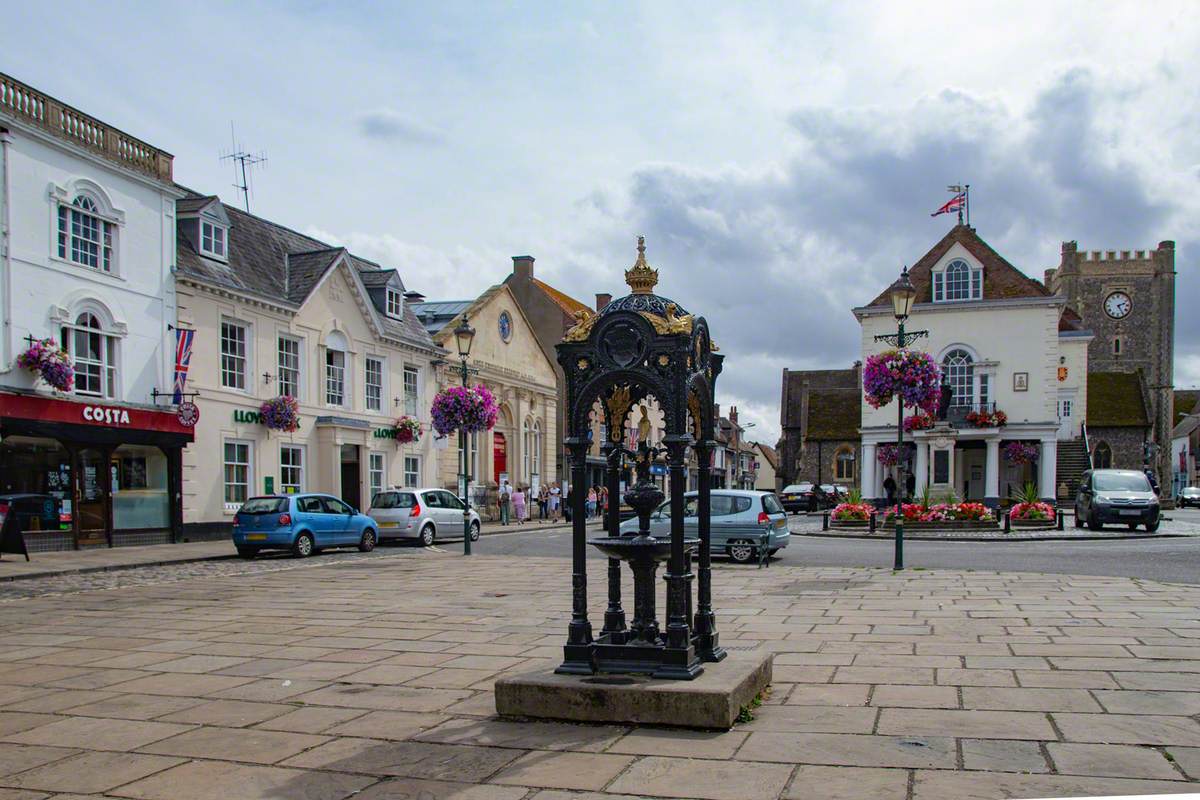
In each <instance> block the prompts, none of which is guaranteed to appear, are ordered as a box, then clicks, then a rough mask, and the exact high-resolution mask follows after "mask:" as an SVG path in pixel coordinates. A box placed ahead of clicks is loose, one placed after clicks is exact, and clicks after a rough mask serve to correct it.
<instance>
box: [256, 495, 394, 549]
mask: <svg viewBox="0 0 1200 800" xmlns="http://www.w3.org/2000/svg"><path fill="white" fill-rule="evenodd" d="M378 530H379V528H378V526H377V525H376V524H375V520H373V519H371V518H370V517H369V516H367V515H366V514H360V513H359V512H358V510H357V509H354V508H351V507H350V506H348V505H347V504H346V503H344V502H342V501H341V500H339V499H337V498H336V497H330V496H329V495H327V494H288V495H267V496H264V497H252V498H250V499H249V500H247V501H246V502H245V503H244V504H243V505H242V507H241V508H239V509H238V512H237V514H235V515H234V517H233V544H234V546H235V547H237V551H238V555H240V556H241V557H243V558H254V556H256V555H257V554H258V553H259V552H261V551H263V550H291V551H292V554H293V555H295V556H296V557H298V558H304V557H306V556H310V555H312V554H313V553H316V552H318V551H320V550H323V549H325V548H327V547H358V549H359V550H361V551H363V552H364V553H365V552H368V551H370V550H374V549H375V543H376V542H377V541H378V538H377V537H378Z"/></svg>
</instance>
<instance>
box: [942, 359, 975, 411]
mask: <svg viewBox="0 0 1200 800" xmlns="http://www.w3.org/2000/svg"><path fill="white" fill-rule="evenodd" d="M942 371H943V372H944V373H945V375H946V378H947V380H949V381H950V390H951V391H952V392H953V394H952V395H951V396H950V405H952V406H969V405H971V403H972V401H973V400H974V395H975V363H974V360H973V359H972V358H971V354H970V353H968V352H967V351H966V350H962V349H955V350H951V351H950V352H949V353H947V354H946V357H945V358H943V359H942Z"/></svg>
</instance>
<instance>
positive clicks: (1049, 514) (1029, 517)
mask: <svg viewBox="0 0 1200 800" xmlns="http://www.w3.org/2000/svg"><path fill="white" fill-rule="evenodd" d="M1009 516H1010V517H1011V518H1012V519H1015V520H1023V521H1034V520H1037V521H1041V522H1053V521H1054V506H1052V505H1050V504H1049V503H1041V502H1038V503H1017V504H1016V505H1015V506H1013V507H1012V510H1011V511H1009Z"/></svg>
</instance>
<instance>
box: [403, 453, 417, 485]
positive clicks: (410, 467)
mask: <svg viewBox="0 0 1200 800" xmlns="http://www.w3.org/2000/svg"><path fill="white" fill-rule="evenodd" d="M404 485H405V487H407V488H410V489H415V488H417V487H419V486H420V485H421V459H420V457H419V456H405V457H404Z"/></svg>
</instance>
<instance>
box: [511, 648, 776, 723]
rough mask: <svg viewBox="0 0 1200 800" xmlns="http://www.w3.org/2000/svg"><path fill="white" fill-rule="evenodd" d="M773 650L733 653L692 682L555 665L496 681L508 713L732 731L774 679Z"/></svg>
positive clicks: (708, 666) (582, 720)
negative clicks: (567, 671)
mask: <svg viewBox="0 0 1200 800" xmlns="http://www.w3.org/2000/svg"><path fill="white" fill-rule="evenodd" d="M771 660H772V654H771V653H743V652H737V651H731V652H730V653H729V657H728V658H726V659H725V660H724V661H721V662H719V663H716V664H711V663H710V664H705V665H704V673H703V674H702V675H700V676H699V677H698V678H696V679H694V680H690V681H671V680H655V679H653V678H648V677H646V676H644V675H610V674H598V675H556V674H555V673H554V670H553V669H547V670H542V671H540V672H531V673H528V674H525V675H516V676H512V677H506V678H501V679H500V680H498V681H496V711H497V712H499V714H500V715H501V716H505V717H537V718H542V719H561V720H571V721H574V722H628V723H640V724H644V725H671V726H674V727H680V728H708V729H719V730H728V729H729V728H731V727H733V723H734V722H735V721H736V720H737V718H738V713H739V712H740V711H741V709H742V707H743V706H746V705H749V704H750V701H751V700H753V699H754V698H755V696H757V695H758V693H759V692H761V691H762V690H763V689H764V688H766V686H767V685H768V684H770V682H771Z"/></svg>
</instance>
